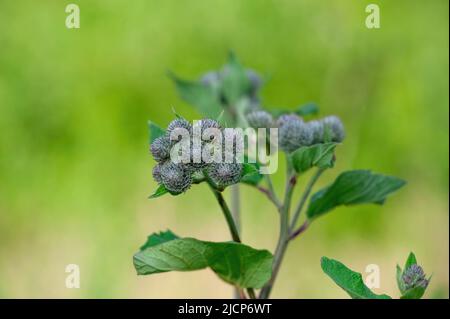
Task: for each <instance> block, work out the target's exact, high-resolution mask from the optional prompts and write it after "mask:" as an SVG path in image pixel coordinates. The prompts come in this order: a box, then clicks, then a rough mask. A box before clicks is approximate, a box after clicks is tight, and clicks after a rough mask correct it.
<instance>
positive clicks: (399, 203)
mask: <svg viewBox="0 0 450 319" xmlns="http://www.w3.org/2000/svg"><path fill="white" fill-rule="evenodd" d="M69 3H76V4H78V5H79V6H80V10H81V28H80V29H78V30H76V29H67V28H66V27H65V19H66V13H65V11H64V10H65V7H66V5H67V4H69ZM369 3H377V4H379V6H380V9H381V28H380V29H372V30H369V29H367V28H366V27H365V24H364V22H365V18H366V16H367V13H365V7H366V5H367V4H369ZM448 41H449V40H448V2H447V1H445V0H442V1H438V0H434V1H419V0H417V1H410V0H408V1H407V0H403V1H380V0H377V1H356V0H355V1H351V0H345V1H344V0H327V1H314V0H307V1H304V0H303V1H300V0H298V1H297V0H289V1H288V0H284V1H283V0H279V1H264V0H246V1H238V0H214V1H206V0H189V1H187V0H166V1H148V0H133V1H132V2H130V1H125V0H110V1H101V0H95V1H94V0H89V1H87V0H78V1H76V0H73V1H54V0H46V1H34V0H29V1H26V0H21V1H6V0H1V1H0V297H3V298H11V297H13V298H16V297H32V298H38V297H52V298H54V297H56V298H60V297H82V298H84V297H101V298H109V297H114V298H116V297H120V298H129V297H138V298H164V297H199V298H202V297H204V298H217V297H224V298H227V297H230V296H231V293H232V289H231V288H230V287H229V286H228V285H226V284H225V283H223V282H221V281H220V280H219V279H217V278H216V277H215V275H214V274H213V273H212V272H211V271H208V270H205V271H198V272H192V273H167V274H159V275H155V276H147V277H137V276H136V275H135V270H134V268H133V265H132V255H133V253H134V252H136V251H137V249H138V247H139V246H140V245H141V244H142V243H143V242H144V241H145V238H146V236H147V235H148V234H150V233H151V232H154V231H159V230H165V229H167V228H170V229H172V230H173V231H174V232H176V233H177V234H179V235H181V236H192V237H197V238H200V239H204V240H212V241H221V240H228V239H229V235H228V232H227V227H226V225H225V223H224V221H223V220H222V216H221V212H220V210H219V209H218V208H217V207H216V203H215V200H214V198H213V197H212V195H210V193H209V192H208V190H207V187H206V186H205V185H200V186H197V187H194V188H193V189H191V190H190V191H189V192H187V193H186V194H185V195H183V196H178V197H170V196H165V197H163V198H160V199H157V200H153V201H149V200H148V199H147V196H148V195H149V194H150V193H152V192H153V190H154V189H155V187H156V185H155V183H154V182H153V180H152V178H151V168H152V166H153V160H152V159H151V157H150V156H149V153H148V144H147V143H148V137H147V124H146V122H147V120H148V119H152V120H154V121H155V122H157V123H160V124H161V125H166V124H167V123H168V122H169V121H170V120H171V119H172V118H173V113H172V110H171V108H172V107H175V108H176V110H177V112H178V113H180V114H182V115H184V116H185V117H187V118H190V119H194V118H195V119H197V118H199V115H198V114H197V113H196V112H195V110H194V109H193V108H191V107H190V106H189V105H187V104H186V103H184V102H182V101H181V100H180V99H179V98H178V96H177V94H176V92H175V90H174V87H173V85H172V83H171V82H170V80H169V79H168V77H167V76H166V71H167V70H168V69H171V70H174V71H175V72H176V73H177V74H179V75H180V76H182V77H184V78H197V77H198V76H200V75H201V74H202V73H203V72H204V71H206V70H208V69H214V68H218V67H219V66H220V65H222V64H223V63H224V62H225V60H226V54H227V51H228V50H229V49H233V50H234V51H235V52H236V54H237V55H238V56H239V58H240V60H241V62H242V63H243V64H245V65H246V66H248V67H251V68H254V69H256V70H258V71H259V72H261V73H262V74H265V75H267V76H268V77H270V81H269V82H268V83H267V85H266V87H265V88H264V89H263V91H262V97H263V100H264V102H265V104H266V105H269V106H280V107H285V108H294V107H296V106H297V105H299V104H302V103H305V102H309V101H315V102H317V103H318V105H319V106H320V108H321V113H322V114H336V115H339V116H341V117H342V119H343V121H344V123H345V125H346V129H347V139H346V141H345V143H344V144H343V145H342V146H340V147H339V150H338V153H337V157H338V162H337V167H336V169H334V170H332V171H329V172H327V173H326V174H325V175H324V177H323V179H322V180H321V182H320V183H319V186H323V185H325V184H326V183H328V182H330V181H332V180H333V179H334V178H335V177H336V175H337V174H338V172H339V171H342V170H346V169H355V168H371V169H373V170H374V171H377V172H383V173H386V174H392V175H396V176H399V177H402V178H404V179H406V180H407V181H408V185H407V187H405V188H404V189H402V190H401V191H400V192H399V193H398V194H396V195H395V196H393V197H392V198H390V199H389V200H388V201H387V203H386V205H385V206H381V207H380V206H375V205H372V206H358V207H353V208H342V209H338V210H336V211H334V212H333V213H332V214H330V215H328V216H327V217H324V218H321V219H320V220H318V221H317V222H316V223H314V225H313V226H312V227H311V228H310V229H309V230H308V232H306V233H305V234H304V236H303V237H302V238H300V239H299V240H297V241H296V242H295V243H294V244H293V245H291V246H290V248H289V251H288V253H287V256H286V260H285V262H284V264H283V266H282V269H281V275H280V276H279V278H278V280H277V284H276V288H275V289H274V291H273V297H283V298H346V297H347V295H346V294H345V293H344V292H343V291H342V290H340V289H339V288H338V287H337V286H336V285H335V284H334V283H333V282H332V281H331V280H330V279H329V278H327V277H326V276H325V275H324V274H323V273H322V271H321V269H320V257H321V256H324V255H325V256H329V257H332V258H336V259H339V260H341V261H343V262H344V263H345V264H347V265H348V266H349V267H350V268H352V269H354V270H357V271H360V272H363V273H364V270H365V267H366V265H368V264H377V265H379V266H380V270H381V288H380V289H376V291H377V292H384V293H388V294H391V295H393V296H398V293H397V289H396V284H395V265H396V263H400V264H403V262H404V260H405V258H406V257H407V254H408V253H409V251H411V250H412V251H414V252H415V253H416V255H417V257H418V259H419V262H420V263H422V265H423V267H424V269H425V271H426V272H427V273H428V274H433V279H432V281H431V284H430V288H429V289H428V291H427V293H426V297H428V298H434V297H436V298H441V297H445V298H448V291H449V288H448V282H449V218H448V217H449V215H448V194H449V193H448V173H449V172H448V171H449V157H448V154H449V149H448V145H449V144H448V143H449V123H448V115H449V114H448V110H449V100H448V97H449V94H448V92H449V91H448V84H449V83H448V75H449V74H448V70H449V69H448V67H449V65H448V57H449V51H448V50H449V42H448ZM274 179H275V185H276V187H277V188H279V189H281V188H282V187H283V183H284V181H283V178H282V174H278V175H276V176H275V177H274ZM302 183H304V181H302ZM299 188H302V185H300V187H299ZM242 196H243V198H244V203H243V206H244V212H243V227H244V230H243V238H244V241H245V242H246V243H249V244H251V245H252V246H254V247H257V248H267V249H270V250H273V248H274V246H275V241H276V239H277V231H278V230H277V227H275V224H276V222H277V216H276V212H275V211H274V210H273V209H272V207H271V206H270V205H268V204H267V203H266V201H265V199H264V198H263V197H262V195H261V194H260V193H257V192H256V191H254V190H253V189H251V188H249V187H247V186H243V189H242ZM297 196H298V195H297ZM70 263H75V264H78V265H79V266H80V269H81V288H80V289H67V288H66V287H65V278H66V275H67V274H66V273H65V266H66V265H67V264H70Z"/></svg>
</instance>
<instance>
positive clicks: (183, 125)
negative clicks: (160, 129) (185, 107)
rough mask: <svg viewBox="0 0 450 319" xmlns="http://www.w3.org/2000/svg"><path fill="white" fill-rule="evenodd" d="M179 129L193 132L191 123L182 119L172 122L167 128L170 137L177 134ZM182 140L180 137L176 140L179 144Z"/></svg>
mask: <svg viewBox="0 0 450 319" xmlns="http://www.w3.org/2000/svg"><path fill="white" fill-rule="evenodd" d="M177 129H184V130H186V131H188V132H189V134H190V132H191V131H192V126H191V123H189V122H188V121H187V120H185V119H182V118H178V119H175V120H173V121H172V122H170V123H169V125H168V126H167V135H168V136H169V137H170V134H171V133H172V132H175V133H177V131H176V130H177ZM180 140H181V137H180V136H178V139H176V142H179V141H180Z"/></svg>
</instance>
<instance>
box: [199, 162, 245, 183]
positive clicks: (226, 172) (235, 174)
mask: <svg viewBox="0 0 450 319" xmlns="http://www.w3.org/2000/svg"><path fill="white" fill-rule="evenodd" d="M207 174H208V176H209V178H211V180H212V181H213V182H214V184H215V185H217V186H218V187H226V186H229V185H233V184H236V183H239V181H240V180H241V176H242V164H241V163H212V164H210V165H209V166H208V168H207Z"/></svg>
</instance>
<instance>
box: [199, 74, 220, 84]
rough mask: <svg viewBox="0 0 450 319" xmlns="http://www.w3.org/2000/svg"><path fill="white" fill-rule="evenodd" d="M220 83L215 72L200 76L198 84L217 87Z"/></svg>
mask: <svg viewBox="0 0 450 319" xmlns="http://www.w3.org/2000/svg"><path fill="white" fill-rule="evenodd" d="M220 81H221V77H220V73H219V72H217V71H209V72H207V73H205V74H203V75H202V77H201V78H200V83H201V84H203V85H205V86H211V87H216V86H219V84H220Z"/></svg>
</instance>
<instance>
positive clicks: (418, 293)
mask: <svg viewBox="0 0 450 319" xmlns="http://www.w3.org/2000/svg"><path fill="white" fill-rule="evenodd" d="M425 290H427V288H426V287H425V288H424V287H421V286H417V287H414V288H411V289H408V290H406V291H405V292H404V293H403V294H402V296H401V297H400V299H420V298H422V296H423V295H424V294H425Z"/></svg>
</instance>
